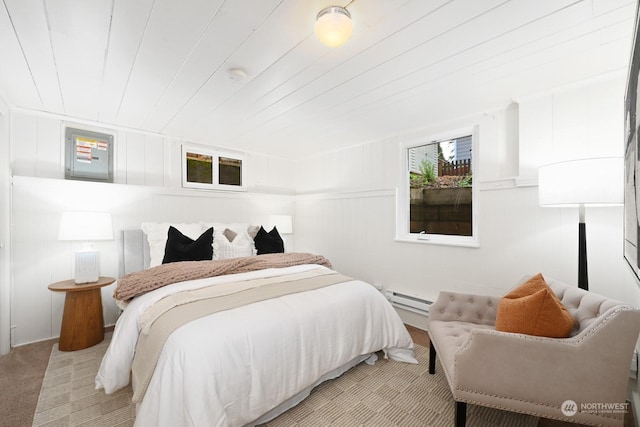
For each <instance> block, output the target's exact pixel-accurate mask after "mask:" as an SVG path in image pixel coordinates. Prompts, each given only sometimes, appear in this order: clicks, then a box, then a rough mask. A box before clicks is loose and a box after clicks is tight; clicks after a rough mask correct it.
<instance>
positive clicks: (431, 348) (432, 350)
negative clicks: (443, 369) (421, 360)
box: [429, 341, 436, 375]
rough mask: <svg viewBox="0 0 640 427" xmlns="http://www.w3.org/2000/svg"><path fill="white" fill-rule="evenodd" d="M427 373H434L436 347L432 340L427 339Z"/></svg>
mask: <svg viewBox="0 0 640 427" xmlns="http://www.w3.org/2000/svg"><path fill="white" fill-rule="evenodd" d="M429 373H430V374H431V375H433V374H435V373H436V348H435V347H434V345H433V342H432V341H429Z"/></svg>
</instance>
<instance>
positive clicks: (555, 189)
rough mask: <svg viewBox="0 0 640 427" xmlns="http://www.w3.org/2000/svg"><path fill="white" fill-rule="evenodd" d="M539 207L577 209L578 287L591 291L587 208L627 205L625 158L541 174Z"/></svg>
mask: <svg viewBox="0 0 640 427" xmlns="http://www.w3.org/2000/svg"><path fill="white" fill-rule="evenodd" d="M538 198H539V202H540V206H547V207H576V206H577V207H578V212H579V222H578V286H579V287H580V288H582V289H585V290H589V278H588V274H587V229H586V224H585V206H613V205H621V204H622V203H623V201H624V163H623V159H622V157H599V158H591V159H580V160H570V161H565V162H559V163H553V164H549V165H546V166H542V167H541V168H540V169H539V170H538Z"/></svg>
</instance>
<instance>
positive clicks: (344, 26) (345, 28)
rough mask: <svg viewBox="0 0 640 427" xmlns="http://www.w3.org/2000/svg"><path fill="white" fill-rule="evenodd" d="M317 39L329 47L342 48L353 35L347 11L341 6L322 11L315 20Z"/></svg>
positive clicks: (351, 22) (351, 23) (349, 15)
mask: <svg viewBox="0 0 640 427" xmlns="http://www.w3.org/2000/svg"><path fill="white" fill-rule="evenodd" d="M315 31H316V36H317V37H318V39H319V40H320V41H321V42H322V43H324V44H325V45H327V46H329V47H338V46H342V45H343V44H345V43H346V42H347V40H349V38H350V37H351V34H352V33H353V21H352V20H351V14H350V13H349V11H348V10H347V9H345V8H343V7H341V6H330V7H327V8H325V9H322V10H321V11H320V12H319V13H318V16H317V18H316V26H315Z"/></svg>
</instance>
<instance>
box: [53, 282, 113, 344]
mask: <svg viewBox="0 0 640 427" xmlns="http://www.w3.org/2000/svg"><path fill="white" fill-rule="evenodd" d="M115 280H116V279H114V278H113V277H100V278H99V279H98V281H97V282H93V283H84V284H82V285H76V284H75V282H74V281H73V280H63V281H62V282H56V283H52V284H50V285H49V289H50V290H52V291H54V292H66V294H67V295H66V296H65V299H64V312H63V314H62V327H61V328H60V342H59V344H58V348H59V349H60V350H61V351H74V350H81V349H83V348H87V347H91V346H92V345H96V344H98V343H99V342H102V340H103V339H104V320H103V318H102V295H101V293H100V288H102V287H103V286H107V285H110V284H112V283H113V282H115Z"/></svg>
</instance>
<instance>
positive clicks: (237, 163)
mask: <svg viewBox="0 0 640 427" xmlns="http://www.w3.org/2000/svg"><path fill="white" fill-rule="evenodd" d="M218 173H219V183H220V184H224V185H238V186H240V185H242V160H240V159H232V158H230V157H220V158H219V160H218Z"/></svg>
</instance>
